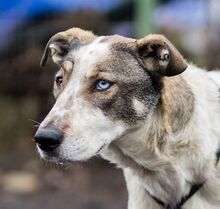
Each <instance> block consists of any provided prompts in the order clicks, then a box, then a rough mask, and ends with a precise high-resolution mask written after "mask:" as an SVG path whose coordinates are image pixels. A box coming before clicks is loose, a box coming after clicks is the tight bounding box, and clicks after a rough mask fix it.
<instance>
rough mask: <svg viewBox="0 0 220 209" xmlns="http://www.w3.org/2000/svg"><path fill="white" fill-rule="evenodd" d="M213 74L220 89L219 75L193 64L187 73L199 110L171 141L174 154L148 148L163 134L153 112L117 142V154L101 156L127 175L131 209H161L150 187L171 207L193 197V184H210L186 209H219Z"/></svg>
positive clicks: (219, 122) (218, 111) (218, 126)
mask: <svg viewBox="0 0 220 209" xmlns="http://www.w3.org/2000/svg"><path fill="white" fill-rule="evenodd" d="M209 75H212V76H214V79H215V82H217V83H218V85H219V84H220V82H219V81H220V73H219V72H215V73H213V74H212V73H208V72H205V71H203V70H201V69H198V68H196V67H195V66H193V65H190V66H189V67H188V69H187V70H186V71H185V72H184V73H183V74H182V77H183V78H184V80H185V81H186V82H187V83H188V84H189V85H190V87H191V89H192V91H193V93H194V95H195V110H194V112H192V113H191V114H192V119H191V121H190V122H189V124H188V125H187V127H186V128H185V129H184V130H181V131H179V132H178V133H176V134H172V135H170V136H169V137H170V139H168V142H169V143H168V144H167V149H166V150H169V147H170V151H171V152H170V153H167V152H161V151H159V150H158V149H157V148H156V146H155V148H154V151H153V152H152V150H150V149H152V147H150V148H149V145H148V144H147V141H148V140H150V139H148V134H149V132H152V130H153V129H155V134H156V132H160V130H158V129H160V127H161V124H160V120H161V119H160V117H159V115H157V113H153V114H152V116H151V117H149V118H148V120H147V121H146V123H145V124H146V125H144V126H143V127H142V128H139V129H138V130H136V131H135V132H132V133H130V134H129V135H126V136H124V137H123V138H122V139H120V140H118V141H116V143H114V144H115V146H116V147H117V148H118V149H115V148H113V147H111V146H109V149H108V150H107V149H105V150H103V151H102V156H103V157H104V158H105V159H108V160H110V161H111V162H113V163H115V164H117V165H118V166H119V167H121V168H122V169H123V170H124V174H125V178H126V183H127V188H128V193H129V201H128V208H129V209H145V208H148V209H160V208H161V207H160V206H159V205H158V204H157V203H156V202H155V201H154V200H153V199H152V198H151V197H149V195H148V194H147V193H146V192H145V188H146V189H147V190H148V191H149V192H150V193H151V194H152V195H155V196H156V197H158V198H160V199H161V200H163V201H165V202H169V200H171V199H175V198H177V199H179V198H181V197H182V196H184V195H186V194H188V192H189V190H190V184H189V183H188V182H192V184H193V183H195V182H196V183H198V182H202V181H205V185H204V187H203V188H202V189H201V190H200V191H198V192H197V193H196V194H195V195H194V196H193V197H192V198H190V199H189V200H188V201H187V202H186V203H185V204H184V206H183V209H198V208H199V209H207V208H209V209H220V170H219V169H218V170H217V168H216V167H215V153H216V151H217V149H218V146H219V144H220V102H219V92H218V88H217V86H216V83H215V82H213V81H212V80H211V79H210V78H209V77H208V76H209ZM155 136H157V134H156V135H155ZM176 143H180V144H182V146H184V145H185V148H181V147H180V148H178V149H177V153H176V154H173V153H172V152H173V150H172V149H174V148H175V144H176ZM172 147H173V148H172ZM145 168H146V170H145ZM148 170H150V172H149V171H148ZM152 171H153V172H152Z"/></svg>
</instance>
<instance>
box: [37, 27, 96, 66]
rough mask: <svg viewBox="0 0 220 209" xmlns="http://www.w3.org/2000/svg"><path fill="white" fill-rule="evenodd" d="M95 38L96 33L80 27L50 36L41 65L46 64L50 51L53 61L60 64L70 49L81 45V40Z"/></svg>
mask: <svg viewBox="0 0 220 209" xmlns="http://www.w3.org/2000/svg"><path fill="white" fill-rule="evenodd" d="M94 38H95V35H94V34H93V33H92V32H90V31H85V30H82V29H80V28H71V29H69V30H66V31H63V32H59V33H57V34H55V35H54V36H52V37H51V38H50V40H49V41H48V43H47V45H46V47H45V49H44V53H43V56H42V58H41V62H40V66H41V67H43V66H44V65H45V64H46V62H47V58H48V55H49V52H50V53H51V57H52V59H53V61H54V62H55V63H56V64H58V65H60V64H61V62H62V60H63V58H64V57H65V56H66V55H67V53H68V52H69V50H70V49H72V48H74V46H77V45H79V44H80V43H81V42H85V41H89V40H92V39H94Z"/></svg>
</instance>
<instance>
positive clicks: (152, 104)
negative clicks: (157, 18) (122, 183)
mask: <svg viewBox="0 0 220 209" xmlns="http://www.w3.org/2000/svg"><path fill="white" fill-rule="evenodd" d="M60 37H62V41H60ZM57 39H58V41H57ZM75 40H78V42H77V47H76V44H74V43H73V42H74V41H75ZM51 44H52V45H51ZM60 44H61V45H60ZM62 44H64V46H65V47H63V46H62ZM51 48H52V49H51ZM48 50H51V51H52V55H51V56H52V59H53V60H54V62H55V63H57V64H58V65H59V66H60V67H61V69H60V70H59V72H58V74H59V75H63V76H64V80H63V84H62V86H60V87H57V86H56V84H55V87H54V93H55V96H56V98H57V101H56V103H55V105H54V107H53V108H52V110H51V111H50V113H49V114H48V116H47V117H46V118H45V120H44V121H43V122H42V123H41V125H40V128H41V127H45V126H48V125H49V124H53V125H54V126H56V127H57V128H59V129H61V130H62V131H63V132H64V134H65V138H64V140H63V143H62V144H61V145H60V147H59V148H57V150H56V151H55V152H53V153H52V154H50V155H49V154H48V153H44V152H43V151H42V150H40V149H39V152H40V154H41V156H42V157H43V158H45V159H47V160H51V161H55V162H60V161H61V162H63V161H64V162H65V161H82V160H87V159H89V158H90V157H93V156H95V155H101V156H102V157H103V158H105V159H107V160H109V161H110V162H112V163H114V164H116V165H117V166H118V167H120V168H122V169H123V171H124V175H125V179H126V183H127V188H128V193H129V198H128V209H146V208H148V209H160V208H161V207H160V206H159V205H158V204H157V203H156V202H155V201H154V200H153V199H152V198H151V197H150V196H149V195H148V194H147V193H146V191H145V189H147V190H148V192H150V193H151V194H152V195H155V196H156V197H158V198H160V199H161V200H162V201H164V202H165V203H167V204H168V203H170V202H178V201H179V200H180V199H181V197H183V196H184V195H186V194H188V193H189V190H190V187H191V185H192V184H194V183H200V182H203V181H204V182H205V184H204V186H203V187H202V189H200V190H199V191H198V192H197V193H196V194H195V195H194V196H193V197H192V198H190V199H189V200H188V201H187V202H186V203H185V204H184V206H183V209H198V208H199V209H207V208H208V209H220V166H219V165H218V166H217V167H216V166H215V160H216V156H215V153H216V150H217V149H218V146H219V143H220V119H219V118H220V101H219V89H220V83H219V81H220V73H219V72H213V73H212V72H206V71H204V70H201V69H198V68H197V67H195V66H193V65H191V64H189V65H188V68H187V69H186V67H187V64H186V62H185V60H184V59H183V58H182V56H181V55H180V53H179V52H178V50H177V49H176V48H175V47H174V46H173V45H172V44H171V43H170V42H169V41H168V40H167V39H166V38H165V37H164V36H161V35H149V36H146V37H144V38H143V39H140V40H135V39H129V38H125V37H121V36H117V35H116V36H103V37H97V36H95V35H94V34H92V33H90V32H87V31H83V30H81V29H75V28H73V29H70V30H68V31H65V32H61V33H59V34H58V35H55V36H54V37H52V39H51V40H50V41H49V43H48V45H47V47H46V50H45V54H44V56H43V59H42V60H43V61H42V63H43V64H45V63H46V59H47V55H48V53H49V52H48ZM56 50H57V51H56ZM99 79H107V80H110V81H111V82H112V83H114V84H113V85H112V87H111V88H109V89H108V90H107V91H105V92H100V91H97V90H95V88H94V85H95V82H96V81H97V80H99Z"/></svg>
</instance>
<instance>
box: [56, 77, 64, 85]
mask: <svg viewBox="0 0 220 209" xmlns="http://www.w3.org/2000/svg"><path fill="white" fill-rule="evenodd" d="M62 83H63V76H57V77H56V84H57V86H61V84H62Z"/></svg>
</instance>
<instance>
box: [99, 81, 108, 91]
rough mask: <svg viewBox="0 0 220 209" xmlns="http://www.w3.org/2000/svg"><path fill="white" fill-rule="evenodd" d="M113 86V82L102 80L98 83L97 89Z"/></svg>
mask: <svg viewBox="0 0 220 209" xmlns="http://www.w3.org/2000/svg"><path fill="white" fill-rule="evenodd" d="M110 86H111V83H110V82H109V81H106V80H100V81H98V82H97V83H96V89H98V90H107V89H108V88H109V87H110Z"/></svg>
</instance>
